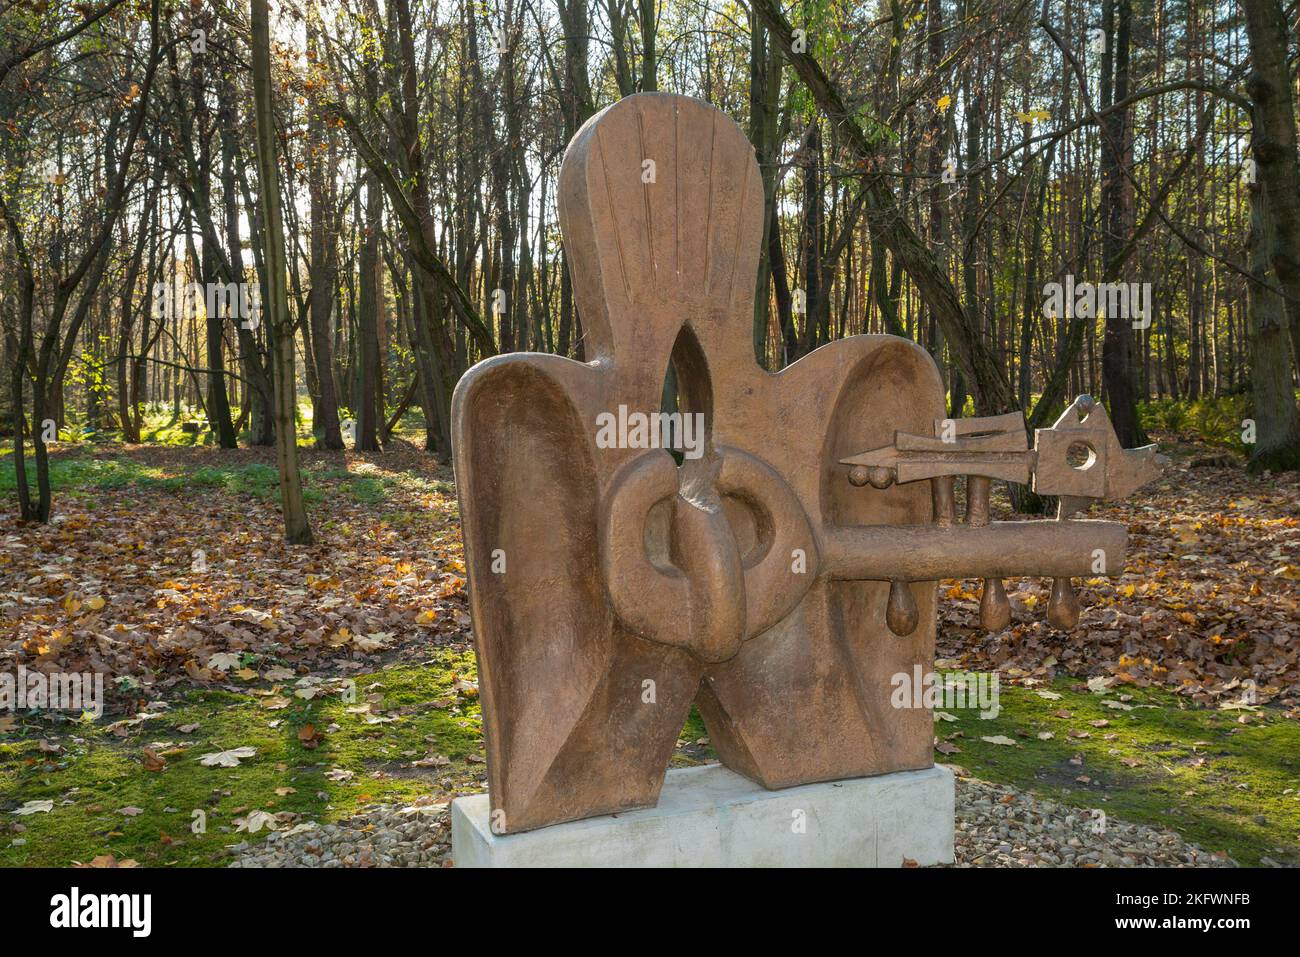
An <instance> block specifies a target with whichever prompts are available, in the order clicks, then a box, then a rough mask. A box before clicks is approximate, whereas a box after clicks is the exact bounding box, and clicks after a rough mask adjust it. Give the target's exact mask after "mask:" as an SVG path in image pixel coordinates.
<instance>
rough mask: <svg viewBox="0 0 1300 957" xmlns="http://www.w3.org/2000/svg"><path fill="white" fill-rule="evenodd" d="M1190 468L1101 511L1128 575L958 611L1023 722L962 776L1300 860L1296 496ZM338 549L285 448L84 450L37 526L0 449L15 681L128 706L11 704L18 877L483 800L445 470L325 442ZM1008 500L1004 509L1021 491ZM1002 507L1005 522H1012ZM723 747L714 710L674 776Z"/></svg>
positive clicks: (964, 643)
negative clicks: (1071, 601) (1062, 607)
mask: <svg viewBox="0 0 1300 957" xmlns="http://www.w3.org/2000/svg"><path fill="white" fill-rule="evenodd" d="M1160 438H1161V439H1162V440H1163V441H1162V445H1164V446H1166V450H1168V447H1169V446H1172V455H1173V459H1174V462H1173V465H1172V466H1171V468H1170V469H1169V470H1168V471H1167V472H1166V475H1165V476H1164V477H1163V478H1162V479H1160V480H1159V481H1158V482H1156V483H1154V484H1153V485H1152V486H1150V487H1148V488H1146V489H1143V490H1142V491H1140V492H1138V493H1137V494H1136V495H1135V496H1134V497H1133V499H1132V500H1131V501H1129V502H1126V503H1121V504H1118V505H1114V506H1104V507H1099V508H1096V509H1094V512H1093V514H1094V516H1095V517H1106V518H1113V519H1116V520H1120V521H1123V522H1125V523H1126V524H1127V525H1128V527H1129V529H1130V532H1131V539H1132V541H1131V546H1130V552H1129V561H1128V567H1127V568H1126V570H1125V574H1124V575H1123V576H1122V577H1119V578H1115V579H1100V578H1099V579H1093V580H1089V581H1086V582H1082V583H1081V587H1080V600H1081V602H1082V603H1083V605H1084V608H1085V612H1084V616H1083V619H1082V621H1081V624H1080V626H1079V628H1078V629H1077V630H1076V631H1075V632H1074V633H1072V634H1069V635H1066V634H1061V633H1057V632H1055V631H1053V630H1052V629H1050V628H1049V627H1048V626H1047V625H1046V623H1045V621H1044V618H1045V609H1046V603H1047V583H1044V582H1042V581H1039V580H1036V579H1020V580H1016V581H1009V582H1008V583H1007V588H1008V593H1009V594H1010V597H1011V600H1012V605H1013V609H1014V620H1013V623H1012V626H1011V628H1009V629H1007V630H1006V631H1004V632H1003V633H1001V634H1000V635H996V636H989V637H986V636H984V635H982V634H981V633H980V632H979V631H978V630H977V628H976V627H975V622H976V618H977V614H978V593H979V583H978V582H970V581H951V582H945V583H944V584H943V585H942V586H941V591H940V596H941V600H940V627H939V647H938V656H939V668H940V669H942V670H948V671H951V672H986V671H991V670H993V669H996V670H997V672H998V675H999V678H1000V683H1001V687H1000V692H1001V698H1000V711H999V713H998V715H997V717H995V718H989V719H983V718H981V717H980V716H979V714H978V713H977V712H976V711H974V710H957V709H948V710H943V709H941V713H939V714H937V715H936V726H935V727H936V759H937V760H940V761H943V762H946V763H949V764H950V765H954V766H956V769H957V771H958V774H961V775H965V774H969V775H972V776H974V777H977V778H981V779H984V780H987V781H991V782H997V783H1000V784H1007V785H1013V786H1015V787H1016V788H1018V789H1021V790H1022V791H1026V792H1032V793H1034V794H1036V795H1039V796H1041V798H1042V799H1044V800H1050V801H1054V802H1060V803H1061V804H1062V805H1064V806H1067V807H1072V808H1078V809H1080V811H1082V812H1084V813H1085V814H1093V813H1094V812H1095V811H1096V810H1098V809H1104V811H1105V813H1106V814H1107V815H1113V816H1114V817H1116V818H1117V819H1120V820H1125V821H1131V822H1136V823H1141V824H1150V825H1153V826H1157V827H1160V828H1166V829H1170V830H1174V831H1176V832H1178V833H1179V834H1181V835H1182V836H1184V837H1185V838H1187V839H1188V840H1189V841H1194V842H1196V843H1197V844H1199V845H1200V846H1201V847H1203V848H1206V849H1207V850H1209V851H1212V852H1218V853H1221V854H1226V855H1230V856H1231V857H1232V858H1233V859H1235V860H1236V861H1238V862H1240V863H1243V864H1257V863H1261V862H1263V863H1280V864H1292V865H1300V609H1298V607H1297V599H1296V595H1297V585H1296V582H1297V580H1300V567H1298V565H1300V559H1297V556H1296V546H1297V544H1298V543H1300V476H1297V475H1296V474H1295V473H1287V474H1285V475H1281V476H1276V475H1275V476H1266V477H1262V478H1260V477H1254V476H1250V475H1248V474H1247V473H1245V472H1244V471H1243V470H1242V469H1240V468H1239V467H1193V465H1192V463H1193V462H1194V461H1195V460H1196V459H1197V458H1198V457H1204V456H1205V455H1206V451H1207V450H1206V449H1205V448H1203V447H1199V446H1196V445H1194V444H1191V443H1185V442H1184V443H1174V442H1170V441H1169V439H1170V437H1168V436H1161V437H1160ZM303 459H304V461H303V466H304V477H305V480H306V497H307V501H308V506H309V508H310V511H311V515H312V522H313V528H314V531H315V535H316V544H315V545H313V546H310V547H307V548H288V547H286V546H285V545H283V543H282V541H281V533H282V528H281V523H280V516H279V509H278V501H277V496H278V490H277V484H276V472H275V468H274V457H273V451H272V450H269V449H241V450H237V451H226V452H223V451H220V450H215V449H211V448H207V447H195V448H177V447H166V446H122V445H120V444H113V443H103V444H100V443H77V444H73V443H68V444H65V445H63V446H60V447H59V448H58V449H57V451H56V453H55V454H54V456H53V478H54V490H55V520H54V521H53V522H52V523H51V524H50V525H48V526H44V527H38V526H23V525H21V524H20V523H19V522H18V521H17V520H16V519H15V518H14V515H15V512H16V497H15V494H14V477H13V468H12V464H11V461H10V459H9V457H8V456H3V457H0V509H3V512H4V516H5V517H4V518H3V520H0V672H8V673H10V674H15V673H17V669H18V668H19V666H22V667H24V668H26V669H28V670H45V671H50V670H58V671H62V672H83V671H97V672H101V673H104V674H106V675H108V676H109V678H108V680H107V681H106V686H105V696H106V698H107V705H106V708H105V710H104V713H103V714H102V715H99V716H95V715H93V714H76V713H59V712H52V711H49V710H32V711H20V710H8V711H6V710H0V865H48V866H67V865H71V864H74V863H81V864H85V865H91V866H117V865H121V864H123V863H126V864H127V865H128V866H130V864H132V863H139V864H141V865H160V866H161V865H201V866H213V865H224V864H226V863H228V862H229V860H230V856H229V851H228V848H229V847H230V846H231V845H236V844H242V843H244V842H249V843H250V844H252V845H253V846H257V845H258V844H259V842H261V841H263V840H264V839H265V838H266V836H267V835H268V834H269V833H271V832H272V831H273V830H276V831H279V832H280V833H281V834H283V833H285V832H287V831H290V830H293V829H294V828H304V827H307V826H309V825H313V824H325V823H327V822H334V821H341V820H346V819H348V818H351V817H353V816H355V815H357V814H358V813H361V812H363V811H364V809H366V808H368V807H372V806H374V805H378V804H383V805H395V806H405V807H407V808H410V809H411V811H412V813H420V811H421V809H425V810H431V811H432V810H439V811H440V809H441V805H442V804H444V803H445V802H446V801H447V800H449V799H450V798H451V797H453V796H455V795H457V794H460V793H467V792H470V791H475V790H479V789H481V788H482V787H484V786H485V768H484V755H483V747H482V728H481V721H480V715H479V708H478V700H477V695H478V687H477V682H476V674H475V668H474V657H473V650H472V639H471V636H470V628H469V624H470V623H469V614H468V606H467V603H466V595H465V568H464V563H463V552H462V545H461V541H460V529H459V521H458V517H457V511H456V501H455V490H454V487H453V485H452V476H451V473H450V470H449V469H446V468H440V467H437V465H436V463H434V462H433V460H432V459H431V458H430V457H429V456H427V455H425V454H424V453H422V452H420V451H418V450H417V449H415V448H414V447H411V446H408V445H406V444H405V443H401V442H399V443H397V447H396V448H395V449H394V450H390V451H388V452H385V453H383V454H356V453H352V452H347V453H342V452H317V451H314V450H304V455H303ZM1001 507H1002V508H1003V510H1004V511H1005V503H1002V506H1001ZM1004 517H1005V516H1004ZM711 758H712V752H711V749H710V748H709V746H708V739H707V737H706V732H705V730H704V728H703V725H702V723H701V722H700V721H699V718H698V716H696V715H694V714H693V715H692V717H691V719H690V721H688V723H687V726H686V727H685V728H684V729H683V733H682V736H681V740H680V741H679V749H678V755H677V757H676V758H675V759H674V760H675V762H676V763H678V764H691V763H698V762H700V761H705V760H710V759H711Z"/></svg>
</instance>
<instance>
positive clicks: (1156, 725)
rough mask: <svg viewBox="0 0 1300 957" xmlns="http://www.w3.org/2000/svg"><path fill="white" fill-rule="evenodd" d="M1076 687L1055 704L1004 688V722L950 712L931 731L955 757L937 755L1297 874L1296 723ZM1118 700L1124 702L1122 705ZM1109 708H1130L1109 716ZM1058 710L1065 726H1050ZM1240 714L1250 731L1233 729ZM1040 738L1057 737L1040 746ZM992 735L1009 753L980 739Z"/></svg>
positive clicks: (1299, 781)
mask: <svg viewBox="0 0 1300 957" xmlns="http://www.w3.org/2000/svg"><path fill="white" fill-rule="evenodd" d="M1078 687H1079V685H1078V683H1077V682H1076V681H1075V680H1074V679H1069V678H1062V679H1058V680H1057V681H1055V682H1054V683H1053V684H1052V685H1051V687H1050V690H1049V689H1043V690H1047V691H1048V693H1049V694H1056V695H1059V696H1060V697H1059V698H1056V699H1050V698H1045V697H1042V696H1040V694H1039V693H1038V691H1037V690H1033V689H1027V688H1022V687H1007V686H1005V685H1004V686H1003V687H1002V689H1001V705H1002V709H1001V712H1000V713H999V714H998V716H997V717H996V718H993V719H990V720H983V719H981V718H980V717H979V714H978V713H977V712H975V711H973V710H962V711H954V710H949V711H948V713H949V714H951V715H953V716H954V717H955V718H957V720H956V721H951V722H949V721H942V720H938V721H936V722H935V733H936V734H937V735H938V736H939V738H940V740H941V741H943V740H946V741H947V743H949V744H952V745H955V746H956V747H958V748H960V749H961V751H960V753H959V754H953V755H951V756H950V757H947V758H944V757H942V756H937V757H939V760H941V761H950V762H953V763H956V764H959V765H961V766H962V767H964V768H966V769H967V770H969V771H970V772H971V773H973V774H974V775H975V776H976V777H980V778H984V779H986V780H990V781H997V782H1001V783H1006V784H1013V785H1015V786H1017V787H1020V788H1023V789H1027V790H1031V791H1035V792H1037V793H1039V794H1041V795H1044V796H1047V797H1050V798H1052V799H1055V800H1059V801H1061V802H1062V803H1064V804H1068V805H1071V806H1074V807H1078V808H1087V809H1092V808H1099V809H1101V810H1103V811H1105V812H1106V814H1108V815H1111V816H1114V817H1117V818H1120V819H1122V820H1127V821H1130V822H1134V823H1143V824H1152V825H1155V826H1158V827H1166V828H1171V829H1173V830H1175V831H1177V832H1178V833H1179V834H1181V835H1182V836H1183V837H1185V838H1187V839H1188V840H1190V841H1194V842H1196V843H1198V844H1200V845H1201V846H1202V847H1205V848H1207V849H1209V850H1212V851H1219V850H1226V851H1227V852H1228V853H1229V854H1231V855H1232V856H1233V857H1234V858H1235V859H1236V860H1237V861H1238V862H1239V863H1242V864H1248V865H1257V864H1259V862H1260V859H1261V858H1262V857H1269V858H1271V859H1273V860H1274V861H1278V862H1280V863H1289V864H1293V865H1300V725H1298V724H1297V723H1296V722H1295V721H1292V720H1287V719H1285V718H1283V717H1281V714H1280V712H1279V711H1277V710H1276V709H1268V708H1260V709H1258V710H1257V711H1255V710H1253V709H1252V710H1251V711H1222V710H1214V709H1207V708H1201V707H1194V706H1192V705H1191V704H1189V703H1188V702H1187V701H1186V700H1185V699H1182V698H1179V697H1177V696H1175V695H1172V694H1169V693H1167V692H1165V691H1156V690H1141V689H1128V688H1115V689H1111V691H1110V692H1109V693H1107V694H1104V695H1101V694H1094V693H1092V692H1090V691H1087V690H1083V691H1080V690H1078ZM1121 694H1126V695H1131V700H1129V701H1127V702H1122V701H1120V700H1119V697H1120V695H1121ZM1107 699H1109V700H1111V701H1115V702H1118V703H1121V704H1126V705H1128V706H1129V707H1132V709H1133V710H1131V711H1128V710H1123V709H1115V708H1111V707H1108V706H1107V705H1105V704H1104V701H1105V700H1107ZM940 710H942V709H940ZM1063 711H1065V712H1070V713H1071V714H1072V717H1070V718H1063V717H1057V716H1056V715H1057V713H1058V712H1063ZM1241 714H1247V715H1249V717H1250V721H1249V723H1247V724H1241V723H1239V721H1238V717H1239V715H1241ZM1093 721H1106V722H1108V725H1107V726H1105V727H1100V728H1099V727H1094V726H1093V725H1091V724H1090V723H1089V722H1093ZM1071 731H1075V732H1086V733H1087V734H1088V737H1086V738H1075V737H1070V736H1069V733H1070V732H1071ZM1040 733H1051V734H1052V735H1053V736H1052V737H1051V738H1048V739H1045V740H1041V739H1040V738H1039V734H1040ZM1107 735H1113V736H1114V737H1113V738H1112V739H1111V740H1107V739H1106V736H1107ZM998 736H1002V737H1005V738H1010V739H1011V740H1013V741H1015V742H1016V744H1015V745H1010V746H1009V745H1005V744H995V743H989V742H987V741H985V740H983V739H984V738H989V737H998ZM1072 759H1073V760H1075V761H1079V762H1080V763H1072ZM1126 762H1127V763H1126ZM1081 778H1087V779H1088V781H1087V783H1084V782H1083V781H1082V780H1081ZM1288 790H1290V793H1289V794H1287V793H1285V792H1286V791H1288Z"/></svg>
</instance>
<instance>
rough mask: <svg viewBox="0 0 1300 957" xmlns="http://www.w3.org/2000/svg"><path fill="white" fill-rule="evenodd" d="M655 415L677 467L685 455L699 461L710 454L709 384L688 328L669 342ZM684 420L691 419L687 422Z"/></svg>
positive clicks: (706, 368) (700, 352)
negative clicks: (671, 342) (657, 413)
mask: <svg viewBox="0 0 1300 957" xmlns="http://www.w3.org/2000/svg"><path fill="white" fill-rule="evenodd" d="M659 413H660V416H661V418H660V422H661V424H662V425H663V432H664V434H663V436H662V438H663V439H665V440H666V439H668V438H669V435H670V434H671V438H672V440H673V442H672V446H671V449H670V451H671V452H672V456H673V459H674V460H676V462H677V464H678V465H681V464H682V459H683V458H684V457H685V456H686V455H690V456H691V457H693V458H699V457H701V456H702V455H707V454H708V453H709V452H710V451H712V449H713V380H712V378H711V377H710V376H709V364H708V361H707V360H706V359H705V358H704V350H703V349H701V348H700V341H699V340H698V339H697V338H695V333H694V332H692V331H691V327H690V326H688V325H683V326H682V327H681V329H680V330H678V333H677V339H676V341H675V342H673V351H672V357H671V358H670V359H669V361H668V368H667V370H665V372H664V386H663V396H662V398H661V400H660V405H659ZM687 416H690V417H691V418H690V419H689V420H688V419H687ZM665 417H666V418H665ZM665 445H666V446H667V443H666V442H665Z"/></svg>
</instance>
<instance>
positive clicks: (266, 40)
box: [252, 0, 312, 545]
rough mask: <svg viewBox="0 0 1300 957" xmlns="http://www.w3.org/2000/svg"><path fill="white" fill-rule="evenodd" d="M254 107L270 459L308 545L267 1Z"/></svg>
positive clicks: (258, 10) (256, 13) (283, 499)
mask: <svg viewBox="0 0 1300 957" xmlns="http://www.w3.org/2000/svg"><path fill="white" fill-rule="evenodd" d="M252 7H253V10H252V41H253V43H252V58H253V106H254V116H255V117H256V122H257V138H256V140H255V145H256V148H257V172H258V194H259V196H258V198H259V201H260V204H261V207H262V225H263V229H264V231H265V236H266V242H265V256H266V287H267V302H266V309H265V310H264V312H265V313H266V318H267V332H268V334H269V335H270V336H271V357H272V363H273V365H274V369H275V372H274V378H275V458H276V464H277V465H278V466H279V469H280V504H281V507H282V508H283V510H284V537H285V540H286V541H287V542H288V543H289V544H291V545H310V544H311V541H312V535H311V525H310V523H309V522H308V520H307V509H306V507H305V505H304V504H303V499H302V477H301V475H299V473H298V436H297V429H296V428H295V426H296V416H295V412H296V403H297V389H296V386H297V376H296V375H295V373H294V354H293V322H292V319H291V318H290V315H289V290H288V285H287V276H286V272H285V270H286V266H285V246H284V224H283V222H282V221H281V218H280V182H279V180H280V175H279V172H280V171H279V168H278V166H277V165H276V158H275V117H274V114H273V113H272V108H271V35H270V25H269V23H268V22H267V0H252Z"/></svg>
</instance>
